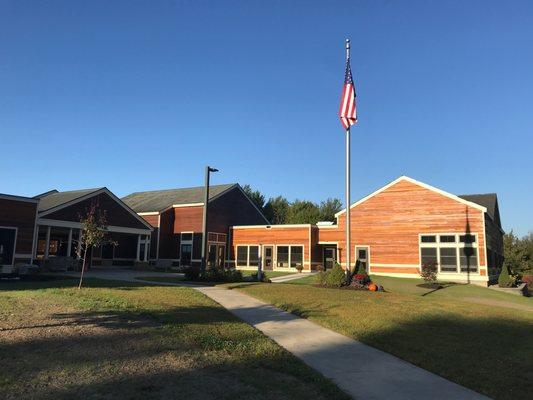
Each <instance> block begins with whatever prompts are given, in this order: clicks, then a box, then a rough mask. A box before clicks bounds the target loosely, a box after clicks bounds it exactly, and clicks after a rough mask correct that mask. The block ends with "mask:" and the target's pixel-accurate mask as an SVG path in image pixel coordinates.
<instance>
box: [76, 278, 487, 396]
mask: <svg viewBox="0 0 533 400" xmlns="http://www.w3.org/2000/svg"><path fill="white" fill-rule="evenodd" d="M145 274H146V275H147V276H148V275H150V276H154V273H153V272H152V273H139V272H136V271H127V270H123V271H112V272H99V271H90V272H88V273H87V275H86V276H87V277H93V278H103V279H113V280H123V281H129V282H141V281H138V280H135V279H134V278H135V277H137V276H142V275H145ZM162 276H169V274H162ZM145 283H146V282H145ZM167 284H168V283H167ZM168 285H173V286H185V285H182V284H168ZM187 286H192V287H194V288H195V289H196V290H198V291H200V292H201V293H203V294H205V295H206V296H208V297H210V298H211V299H213V300H214V301H216V302H217V303H219V304H220V305H222V306H223V307H225V308H226V309H227V310H229V311H230V312H231V313H233V314H234V315H236V316H237V317H239V318H240V319H242V320H243V321H245V322H247V323H248V324H250V325H252V326H254V327H255V328H257V329H258V330H260V331H261V332H263V333H264V334H265V335H267V336H268V337H269V338H271V339H272V340H274V341H275V342H276V343H278V344H279V345H280V346H282V347H283V348H285V349H287V350H288V351H289V352H291V353H292V354H294V355H295V356H296V357H298V358H300V359H301V360H302V361H304V362H305V363H306V364H308V365H309V366H311V367H312V368H314V369H315V370H317V371H319V372H320V373H322V374H323V375H324V376H326V377H327V378H329V379H331V380H332V381H333V382H335V383H336V384H337V386H339V387H340V388H341V389H343V390H344V391H345V392H347V393H349V394H350V395H351V396H353V397H354V398H356V399H361V400H378V399H379V400H381V399H396V400H404V399H405V400H418V399H420V400H422V399H424V400H426V399H432V400H449V399H453V400H466V399H469V400H470V399H471V400H474V399H475V400H481V399H487V397H485V396H482V395H480V394H478V393H476V392H474V391H472V390H469V389H466V388H464V387H462V386H459V385H457V384H455V383H453V382H450V381H448V380H446V379H444V378H441V377H440V376H438V375H435V374H433V373H431V372H428V371H426V370H423V369H421V368H418V367H416V366H414V365H412V364H410V363H408V362H406V361H403V360H401V359H399V358H397V357H394V356H392V355H390V354H388V353H385V352H382V351H380V350H377V349H374V348H373V347H370V346H367V345H365V344H362V343H360V342H358V341H356V340H353V339H350V338H348V337H346V336H344V335H341V334H339V333H336V332H334V331H332V330H330V329H327V328H324V327H322V326H320V325H317V324H315V323H313V322H311V321H309V320H306V319H303V318H300V317H297V316H295V315H293V314H290V313H287V312H285V311H282V310H280V309H278V308H276V307H274V306H271V305H269V304H267V303H264V302H262V301H259V300H257V299H255V298H253V297H251V296H248V295H246V294H243V293H241V292H238V291H237V290H227V289H224V288H221V287H206V286H197V285H187Z"/></svg>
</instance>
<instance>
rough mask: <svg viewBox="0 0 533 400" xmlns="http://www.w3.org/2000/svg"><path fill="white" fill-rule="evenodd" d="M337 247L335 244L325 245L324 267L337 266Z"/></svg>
mask: <svg viewBox="0 0 533 400" xmlns="http://www.w3.org/2000/svg"><path fill="white" fill-rule="evenodd" d="M336 253H337V248H336V247H335V246H327V247H324V260H323V263H324V268H325V269H330V268H333V267H334V266H335V261H336V259H337V257H336Z"/></svg>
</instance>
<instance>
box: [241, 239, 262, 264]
mask: <svg viewBox="0 0 533 400" xmlns="http://www.w3.org/2000/svg"><path fill="white" fill-rule="evenodd" d="M239 247H246V265H243V264H239V257H238V253H239ZM250 247H257V255H258V257H259V258H261V249H260V247H261V246H260V245H258V244H238V245H236V246H235V266H236V267H253V268H257V266H256V265H250Z"/></svg>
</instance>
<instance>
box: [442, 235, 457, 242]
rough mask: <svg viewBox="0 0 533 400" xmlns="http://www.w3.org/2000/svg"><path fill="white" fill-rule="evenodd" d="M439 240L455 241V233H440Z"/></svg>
mask: <svg viewBox="0 0 533 400" xmlns="http://www.w3.org/2000/svg"><path fill="white" fill-rule="evenodd" d="M439 240H440V242H441V243H455V235H440V236H439Z"/></svg>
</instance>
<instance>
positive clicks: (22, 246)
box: [0, 198, 37, 264]
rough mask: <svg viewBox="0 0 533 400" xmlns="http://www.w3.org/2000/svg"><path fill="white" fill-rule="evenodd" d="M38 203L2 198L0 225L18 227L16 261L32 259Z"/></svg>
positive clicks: (0, 199)
mask: <svg viewBox="0 0 533 400" xmlns="http://www.w3.org/2000/svg"><path fill="white" fill-rule="evenodd" d="M36 212H37V203H36V202H28V201H24V200H15V199H4V198H0V226H2V227H13V228H17V235H16V240H15V257H14V263H15V264H16V263H17V262H29V261H30V260H31V259H32V249H33V238H34V232H35V231H34V230H35V217H36Z"/></svg>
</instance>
